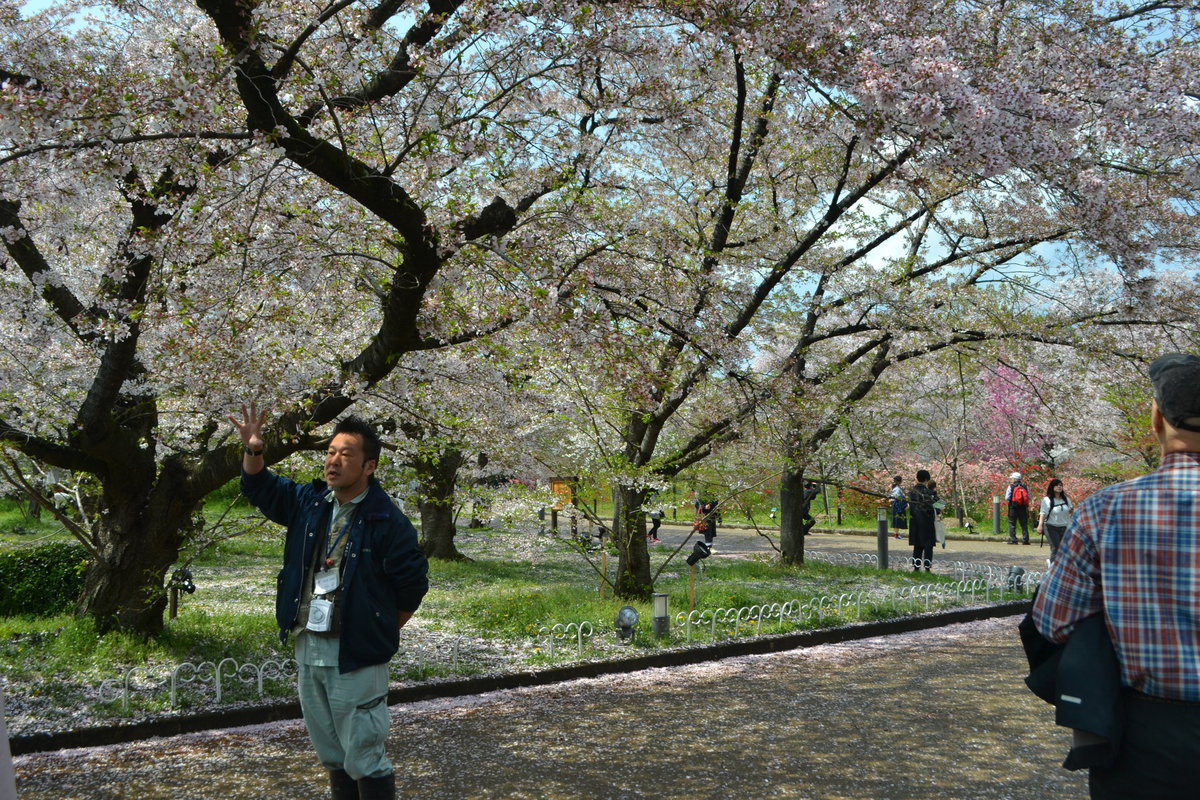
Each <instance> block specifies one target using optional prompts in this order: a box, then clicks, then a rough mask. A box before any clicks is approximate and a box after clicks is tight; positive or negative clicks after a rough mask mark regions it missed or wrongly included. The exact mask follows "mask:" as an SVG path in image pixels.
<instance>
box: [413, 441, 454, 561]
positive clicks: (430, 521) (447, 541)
mask: <svg viewBox="0 0 1200 800" xmlns="http://www.w3.org/2000/svg"><path fill="white" fill-rule="evenodd" d="M462 463H463V455H462V452H461V451H459V450H456V449H454V448H452V447H448V448H446V449H445V450H443V451H442V452H441V453H440V454H439V455H434V456H430V457H428V458H419V459H417V461H416V462H415V463H414V464H413V467H414V468H415V469H416V471H417V481H418V482H419V483H420V485H421V504H420V505H421V550H423V551H424V553H425V555H426V556H428V557H429V558H437V559H441V560H443V561H462V560H465V559H466V556H464V555H463V554H462V553H460V552H459V551H458V548H457V547H456V546H455V544H454V535H455V534H456V533H457V532H458V531H457V529H456V528H455V525H454V485H455V481H456V479H457V477H458V470H459V468H460V467H461V466H462Z"/></svg>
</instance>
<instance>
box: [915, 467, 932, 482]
mask: <svg viewBox="0 0 1200 800" xmlns="http://www.w3.org/2000/svg"><path fill="white" fill-rule="evenodd" d="M930 477H932V476H931V475H930V474H929V470H927V469H919V470H917V483H924V482H925V481H927V480H929V479H930Z"/></svg>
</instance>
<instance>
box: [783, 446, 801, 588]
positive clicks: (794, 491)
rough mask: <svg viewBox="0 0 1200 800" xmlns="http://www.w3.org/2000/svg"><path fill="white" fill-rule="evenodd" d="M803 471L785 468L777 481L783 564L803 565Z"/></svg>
mask: <svg viewBox="0 0 1200 800" xmlns="http://www.w3.org/2000/svg"><path fill="white" fill-rule="evenodd" d="M803 506H804V470H803V469H799V470H797V469H792V468H791V467H787V468H785V469H784V471H783V475H782V477H781V478H780V480H779V545H780V550H781V551H782V558H783V563H784V564H788V565H792V566H798V565H800V564H803V563H804V527H803V525H802V523H801V520H802V519H803V517H804V514H803Z"/></svg>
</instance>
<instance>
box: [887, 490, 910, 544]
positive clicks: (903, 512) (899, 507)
mask: <svg viewBox="0 0 1200 800" xmlns="http://www.w3.org/2000/svg"><path fill="white" fill-rule="evenodd" d="M903 483H904V479H903V478H901V477H900V476H899V475H896V476H895V477H893V478H892V490H891V491H890V492H888V497H890V498H891V499H892V535H893V536H895V537H896V538H897V539H899V538H900V531H902V530H904V529H906V528H907V527H908V500H907V499H906V498H905V494H904V487H903V486H902V485H901V484H903Z"/></svg>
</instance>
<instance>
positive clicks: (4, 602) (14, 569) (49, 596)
mask: <svg viewBox="0 0 1200 800" xmlns="http://www.w3.org/2000/svg"><path fill="white" fill-rule="evenodd" d="M86 567H87V551H86V550H84V548H83V545H80V544H75V543H72V542H57V543H54V544H47V545H41V546H40V547H29V548H22V549H19V550H10V551H8V552H5V553H0V586H3V587H4V591H3V592H0V616H15V615H18V614H28V615H31V616H42V617H44V616H51V615H53V614H61V613H63V612H66V611H70V610H71V609H73V608H74V607H75V599H76V598H77V597H79V594H80V592H82V591H83V573H84V569H85V568H86Z"/></svg>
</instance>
